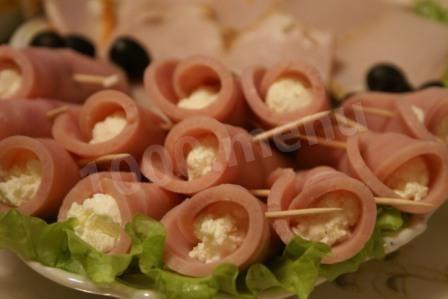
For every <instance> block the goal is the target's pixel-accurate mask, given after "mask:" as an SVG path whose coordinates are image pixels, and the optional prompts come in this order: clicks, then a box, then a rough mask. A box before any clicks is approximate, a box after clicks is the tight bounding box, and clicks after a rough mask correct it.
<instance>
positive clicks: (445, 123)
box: [433, 116, 448, 143]
mask: <svg viewBox="0 0 448 299" xmlns="http://www.w3.org/2000/svg"><path fill="white" fill-rule="evenodd" d="M433 133H434V134H435V135H436V136H437V137H439V138H440V139H442V141H444V142H445V143H448V116H445V117H444V118H442V120H441V121H440V123H438V124H437V126H436V127H435V130H434V132H433Z"/></svg>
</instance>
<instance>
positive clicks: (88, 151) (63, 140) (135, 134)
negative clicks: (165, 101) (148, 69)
mask: <svg viewBox="0 0 448 299" xmlns="http://www.w3.org/2000/svg"><path fill="white" fill-rule="evenodd" d="M120 110H122V111H124V113H125V115H126V121H127V122H128V124H127V125H126V127H125V128H124V129H123V131H122V132H121V133H120V134H119V135H117V136H116V137H115V138H112V139H110V140H107V141H105V142H101V143H94V144H92V143H89V141H90V140H91V138H92V129H93V127H94V126H95V124H96V123H97V122H99V121H102V120H103V119H104V118H105V117H107V116H108V115H110V114H113V113H114V112H117V111H120ZM161 126H162V120H161V119H160V118H159V117H158V116H156V115H155V114H154V113H152V112H151V111H149V110H146V109H145V108H143V107H140V106H139V105H137V104H136V103H135V102H134V101H133V100H132V99H131V98H130V97H128V96H127V95H125V94H123V93H121V92H118V91H113V90H106V91H101V92H98V93H96V94H94V95H93V96H91V97H90V98H89V99H88V100H87V101H86V103H85V104H84V105H83V106H82V107H81V108H75V109H71V110H70V111H69V112H67V113H64V114H61V115H59V116H58V117H57V118H56V120H55V122H54V125H53V136H54V138H55V140H56V141H57V142H58V143H60V144H61V145H62V146H64V147H65V148H66V149H67V150H68V151H70V152H72V153H74V154H76V155H78V156H81V157H98V156H102V155H107V154H113V153H130V154H133V155H135V156H139V155H141V154H142V152H143V151H144V150H145V148H146V147H147V146H149V145H153V144H160V143H162V142H163V139H164V136H165V132H164V131H163V130H162V128H161Z"/></svg>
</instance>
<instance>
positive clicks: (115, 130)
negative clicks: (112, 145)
mask: <svg viewBox="0 0 448 299" xmlns="http://www.w3.org/2000/svg"><path fill="white" fill-rule="evenodd" d="M127 125H128V122H127V120H126V115H125V113H124V112H122V111H118V112H115V113H113V114H111V115H109V116H107V117H106V118H105V119H104V120H102V121H100V122H97V123H96V124H95V126H94V127H93V130H92V139H91V140H90V143H91V144H96V143H101V142H106V141H109V140H111V139H114V138H115V137H117V136H118V135H119V134H120V133H121V132H122V131H123V130H124V128H125V127H126V126H127Z"/></svg>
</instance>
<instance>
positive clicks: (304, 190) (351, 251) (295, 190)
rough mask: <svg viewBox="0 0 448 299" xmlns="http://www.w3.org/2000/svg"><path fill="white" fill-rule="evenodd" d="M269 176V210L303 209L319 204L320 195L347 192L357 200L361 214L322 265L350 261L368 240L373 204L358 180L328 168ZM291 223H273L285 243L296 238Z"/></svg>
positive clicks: (373, 220) (289, 220) (288, 220)
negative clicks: (270, 184) (270, 185)
mask: <svg viewBox="0 0 448 299" xmlns="http://www.w3.org/2000/svg"><path fill="white" fill-rule="evenodd" d="M271 176H272V177H271V178H270V180H271V183H272V187H271V191H270V193H269V198H268V203H267V204H268V210H269V211H285V210H290V209H291V210H293V209H305V208H308V207H310V205H312V204H314V203H318V202H319V201H320V200H321V199H322V197H323V196H325V195H328V194H333V193H334V194H336V192H338V193H339V192H346V193H348V194H350V195H351V196H352V197H351V198H356V200H357V204H358V208H359V210H360V213H359V217H358V220H357V222H356V224H355V226H354V227H353V228H352V232H351V233H350V235H349V237H348V238H347V239H345V240H343V241H341V242H339V243H336V244H335V245H333V246H332V248H331V254H330V255H329V256H326V257H325V258H324V259H323V260H322V262H323V263H325V264H334V263H339V262H343V261H346V260H348V259H350V258H351V257H353V256H355V255H356V254H357V253H358V252H359V251H361V250H362V249H363V247H364V246H365V244H366V243H367V242H368V241H369V239H370V238H371V236H372V234H373V231H374V229H375V223H376V203H375V200H374V198H373V195H372V193H371V192H370V190H369V189H368V188H367V187H366V186H365V185H364V184H362V183H361V182H360V181H358V180H356V179H353V178H350V177H349V176H347V175H345V174H343V173H341V172H338V171H336V170H334V169H332V168H329V167H317V168H314V169H312V170H308V171H302V172H299V173H294V171H293V170H291V169H282V170H277V171H276V172H274V173H273V174H272V175H271ZM340 200H341V201H342V200H343V199H342V198H341V199H340ZM345 212H347V211H345ZM335 217H337V214H335ZM293 220H294V218H293V217H291V218H278V219H275V220H274V221H273V222H272V225H273V227H274V230H275V231H276V233H277V234H278V236H279V237H280V238H281V240H282V241H283V242H284V243H285V244H288V243H289V241H290V240H291V239H292V238H293V237H295V236H296V234H295V233H294V231H293V229H292V225H293ZM297 221H300V218H298V219H297Z"/></svg>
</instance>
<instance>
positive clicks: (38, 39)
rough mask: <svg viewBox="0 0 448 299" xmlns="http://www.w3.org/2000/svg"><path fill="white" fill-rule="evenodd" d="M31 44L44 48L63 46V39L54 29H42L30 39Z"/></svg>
mask: <svg viewBox="0 0 448 299" xmlns="http://www.w3.org/2000/svg"><path fill="white" fill-rule="evenodd" d="M31 46H34V47H46V48H63V47H65V42H64V39H63V38H62V37H61V36H60V35H59V34H57V33H56V32H54V31H42V32H40V33H38V34H37V35H36V36H34V38H33V39H32V40H31Z"/></svg>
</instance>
